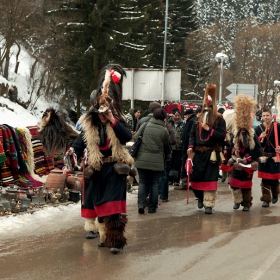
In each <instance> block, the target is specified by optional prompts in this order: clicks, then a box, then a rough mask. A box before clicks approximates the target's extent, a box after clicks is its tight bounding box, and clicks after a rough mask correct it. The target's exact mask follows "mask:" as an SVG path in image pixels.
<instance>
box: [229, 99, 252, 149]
mask: <svg viewBox="0 0 280 280" xmlns="http://www.w3.org/2000/svg"><path fill="white" fill-rule="evenodd" d="M256 104H257V102H256V101H255V100H254V98H253V97H252V96H247V95H245V94H238V95H237V96H236V97H235V99H234V110H235V113H236V119H235V127H236V132H235V139H234V147H235V148H236V149H237V148H238V141H241V142H242V143H243V145H244V146H245V147H248V146H249V147H250V149H253V148H254V147H255V142H254V140H253V138H254V129H253V122H254V109H255V106H256Z"/></svg>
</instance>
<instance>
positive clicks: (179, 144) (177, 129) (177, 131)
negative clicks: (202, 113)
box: [172, 120, 184, 150]
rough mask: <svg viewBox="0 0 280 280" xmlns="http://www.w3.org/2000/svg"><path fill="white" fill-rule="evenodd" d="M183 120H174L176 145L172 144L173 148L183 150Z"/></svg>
mask: <svg viewBox="0 0 280 280" xmlns="http://www.w3.org/2000/svg"><path fill="white" fill-rule="evenodd" d="M183 124H184V122H183V120H179V121H178V122H177V123H176V122H174V124H173V130H174V133H175V140H176V143H175V145H172V150H182V142H181V131H182V129H183Z"/></svg>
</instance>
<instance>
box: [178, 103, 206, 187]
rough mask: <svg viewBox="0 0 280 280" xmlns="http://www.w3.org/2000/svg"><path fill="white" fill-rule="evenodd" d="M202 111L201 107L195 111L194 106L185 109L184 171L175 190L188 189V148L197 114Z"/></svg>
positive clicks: (182, 133)
mask: <svg viewBox="0 0 280 280" xmlns="http://www.w3.org/2000/svg"><path fill="white" fill-rule="evenodd" d="M199 113H201V107H198V108H197V109H196V111H195V112H194V111H193V109H192V108H190V109H187V110H186V111H185V118H186V124H185V125H184V127H183V130H182V132H181V139H182V171H181V183H180V185H179V186H176V187H174V190H186V189H187V172H186V169H185V163H186V160H187V149H188V146H189V135H190V132H191V129H192V126H193V123H194V122H195V120H196V118H197V114H199Z"/></svg>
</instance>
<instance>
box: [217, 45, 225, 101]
mask: <svg viewBox="0 0 280 280" xmlns="http://www.w3.org/2000/svg"><path fill="white" fill-rule="evenodd" d="M215 60H216V61H217V62H218V63H219V64H220V90H219V103H221V102H222V91H223V66H224V62H227V61H228V56H227V55H226V54H224V51H222V52H220V53H217V54H216V56H215Z"/></svg>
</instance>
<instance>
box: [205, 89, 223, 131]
mask: <svg viewBox="0 0 280 280" xmlns="http://www.w3.org/2000/svg"><path fill="white" fill-rule="evenodd" d="M218 114H219V115H221V114H220V113H218V111H217V104H216V85H214V84H208V85H206V88H205V93H204V100H203V105H202V115H201V117H200V119H201V121H202V125H205V124H208V125H210V126H213V125H214V122H215V120H216V117H217V115H218Z"/></svg>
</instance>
